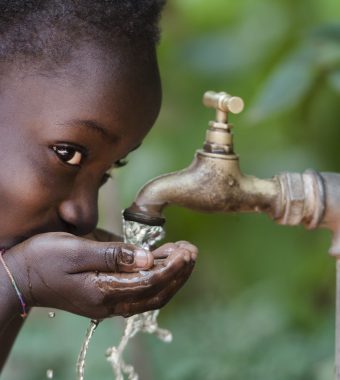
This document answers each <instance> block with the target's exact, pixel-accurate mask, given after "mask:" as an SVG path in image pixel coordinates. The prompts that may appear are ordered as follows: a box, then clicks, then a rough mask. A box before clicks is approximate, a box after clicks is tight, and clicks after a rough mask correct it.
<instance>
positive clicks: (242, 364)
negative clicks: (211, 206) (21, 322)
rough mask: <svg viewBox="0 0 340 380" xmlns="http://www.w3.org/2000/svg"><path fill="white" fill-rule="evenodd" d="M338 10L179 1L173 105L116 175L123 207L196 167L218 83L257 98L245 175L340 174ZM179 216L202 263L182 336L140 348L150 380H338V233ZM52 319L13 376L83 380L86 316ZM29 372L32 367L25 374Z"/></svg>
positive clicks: (164, 47)
mask: <svg viewBox="0 0 340 380" xmlns="http://www.w3.org/2000/svg"><path fill="white" fill-rule="evenodd" d="M339 13H340V3H339V2H338V1H337V0H324V1H317V0H300V1H295V0H276V1H273V0H258V1H251V0H241V1H232V0H210V1H208V2H207V1H204V0H170V1H169V4H168V7H167V9H166V12H165V15H164V18H163V39H162V42H161V45H160V47H159V60H160V68H161V75H162V78H163V92H164V98H163V108H162V111H161V114H160V117H159V119H158V121H157V125H156V126H155V128H154V129H153V130H152V131H151V133H150V135H149V136H148V137H147V138H146V139H145V143H144V144H143V146H142V147H141V148H140V149H139V150H138V151H137V152H135V153H133V154H132V155H131V157H130V162H129V165H128V166H127V168H125V169H123V170H120V171H119V173H117V178H118V181H117V182H118V186H119V189H120V196H121V205H122V207H125V206H127V205H129V204H130V202H131V200H132V199H133V197H134V195H135V193H136V191H137V189H138V188H139V187H140V186H141V185H143V184H144V183H145V182H146V181H147V180H149V179H150V178H152V177H154V176H156V175H159V174H162V173H165V172H168V171H173V170H178V169H181V168H183V167H185V166H187V165H188V164H189V163H190V162H191V160H192V158H193V155H194V151H195V150H196V149H198V148H200V147H201V146H202V142H203V140H204V134H205V129H206V127H207V122H208V121H209V120H210V119H212V118H213V117H214V112H213V111H212V110H209V109H205V108H203V106H202V105H201V97H202V95H203V93H204V92H205V91H206V90H209V89H213V90H217V91H222V90H225V91H228V92H230V93H232V94H235V95H239V96H242V97H243V98H244V100H245V102H246V110H245V111H244V112H243V114H241V115H238V116H233V117H232V122H233V123H234V125H235V129H234V137H235V146H236V151H237V153H238V154H239V155H240V157H241V166H242V168H243V170H244V171H245V172H246V173H250V174H253V175H257V176H260V177H270V176H272V175H274V174H276V173H279V172H282V171H303V170H305V169H306V168H311V167H312V168H314V169H316V170H319V171H338V172H339V171H340V156H339V154H338V152H339V141H340V128H339V121H338V120H339V119H340V107H339V100H340V23H339ZM166 218H167V223H166V228H167V240H170V241H173V240H180V239H186V240H189V241H192V242H193V243H195V244H196V245H197V246H198V247H199V249H200V258H199V261H198V264H197V267H196V270H195V273H194V274H193V276H192V277H191V279H190V281H189V283H188V285H187V286H186V287H185V288H184V289H183V290H182V291H181V292H180V293H179V295H178V296H177V297H176V298H175V299H174V300H173V301H172V302H171V303H170V304H169V305H168V306H167V307H165V308H164V311H163V312H162V314H161V322H162V324H163V325H164V326H166V327H167V326H170V327H171V329H172V330H173V332H174V342H173V343H172V344H171V345H163V344H162V343H159V342H158V341H157V340H156V339H154V338H152V337H147V338H145V339H144V338H141V339H139V340H138V343H137V345H136V347H137V348H136V347H135V348H134V349H135V351H136V352H137V354H136V352H135V357H136V358H137V359H138V358H139V360H140V361H141V358H142V361H143V363H144V364H142V365H140V371H141V373H142V374H144V375H142V377H141V379H142V380H143V379H148V380H152V379H162V380H170V379H171V380H172V379H176V380H186V379H198V380H199V379H202V380H203V379H205V380H206V379H208V380H209V379H212V380H226V379H233V380H237V379H244V378H250V379H252V380H256V379H271V378H275V379H278V380H279V379H288V378H289V379H301V380H303V379H308V380H311V379H315V380H323V379H328V378H331V373H332V366H333V364H332V361H333V360H332V358H333V341H334V337H333V319H334V316H333V310H334V285H335V284H334V262H333V260H332V259H331V258H329V257H327V250H328V248H329V245H330V234H329V233H328V232H327V231H313V232H311V231H305V230H304V229H303V228H288V227H282V226H278V225H275V224H274V223H273V222H272V221H270V220H269V219H268V218H267V217H266V216H263V215H201V214H198V213H194V212H191V211H188V210H183V209H179V208H176V207H173V208H169V210H167V211H166ZM58 315H59V313H58ZM42 318H43V317H42V316H40V317H39V316H38V317H37V321H34V320H32V321H29V324H30V325H29V326H27V328H26V329H25V331H24V332H23V333H22V335H21V337H20V339H19V340H18V342H17V345H16V348H15V352H14V353H13V355H12V358H11V360H10V362H9V366H8V369H7V372H6V373H5V374H4V379H22V378H25V379H27V380H30V379H37V378H43V377H44V373H45V372H44V371H46V369H47V368H48V367H52V368H55V369H56V374H57V373H58V371H59V374H60V375H59V377H58V376H56V377H55V378H60V379H70V378H74V372H73V371H74V367H73V366H74V362H75V358H76V355H77V351H78V348H79V346H80V341H81V339H82V338H81V336H82V332H84V331H85V326H86V323H85V321H84V320H82V319H81V318H79V317H73V316H69V317H66V316H64V315H63V314H60V322H57V318H56V319H55V321H53V323H52V322H50V321H49V323H50V326H51V327H47V322H46V323H45V322H44V323H42V322H41V320H42ZM76 320H77V321H78V320H81V321H82V322H81V323H77V322H75V321H76ZM117 331H118V332H117ZM119 333H120V330H119V328H116V329H115V334H118V335H119ZM112 334H113V332H112V326H111V324H110V323H109V322H107V323H106V324H105V325H103V326H100V327H99V328H98V333H97V336H96V338H95V339H94V342H93V343H92V345H93V347H92V350H91V351H90V356H89V363H88V372H87V374H88V378H89V379H91V378H100V379H109V378H111V377H110V375H109V371H108V368H107V367H108V366H107V365H106V364H105V359H104V351H105V349H104V348H105V347H106V346H108V345H109V343H111V342H114V339H116V338H117V335H115V338H114V337H113V335H112ZM71 336H72V339H71V338H70V337H71ZM38 339H40V340H39V344H38V343H37V346H36V348H35V349H33V348H31V347H33V346H32V345H33V343H32V342H35V341H36V340H38ZM111 339H112V340H111ZM71 341H72V342H71ZM71 343H72V344H71ZM34 344H35V343H34ZM99 346H100V347H102V348H101V349H100V350H99V349H98V347H99ZM34 347H35V346H34ZM99 351H100V355H98V352H99ZM96 355H97V356H96ZM101 357H102V358H101ZM20 366H23V367H25V368H27V372H26V374H25V376H24V377H22V373H21V375H20V374H19V375H18V376H17V377H15V375H14V372H12V370H13V368H14V369H15V370H16V371H18V368H19V367H20ZM39 371H40V372H39ZM41 371H43V372H41ZM28 373H31V375H29V374H28ZM7 374H8V375H7ZM6 375H7V377H6ZM20 376H21V377H20ZM29 376H31V377H29Z"/></svg>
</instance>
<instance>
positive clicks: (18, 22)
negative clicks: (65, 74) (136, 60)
mask: <svg viewBox="0 0 340 380" xmlns="http://www.w3.org/2000/svg"><path fill="white" fill-rule="evenodd" d="M165 2H166V0H30V1H28V0H0V62H1V63H12V62H17V61H20V60H21V61H23V62H26V63H27V62H39V61H44V63H45V64H50V65H52V66H53V65H54V66H55V65H56V64H58V63H62V62H65V61H67V60H68V59H69V58H70V53H71V52H72V50H74V49H75V48H76V47H77V46H79V43H80V42H90V43H91V42H92V43H93V42H94V43H96V44H97V45H100V46H101V47H104V48H107V49H110V46H111V45H112V41H114V40H116V41H117V40H122V41H125V43H127V44H137V45H138V44H144V46H146V45H151V46H154V45H155V44H156V43H157V41H158V39H159V27H158V23H159V18H160V13H161V11H162V8H163V6H164V4H165Z"/></svg>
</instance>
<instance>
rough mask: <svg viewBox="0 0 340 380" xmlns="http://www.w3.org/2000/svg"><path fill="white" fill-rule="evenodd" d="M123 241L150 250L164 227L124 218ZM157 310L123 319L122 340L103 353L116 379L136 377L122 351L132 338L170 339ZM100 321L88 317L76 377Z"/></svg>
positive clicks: (81, 378)
mask: <svg viewBox="0 0 340 380" xmlns="http://www.w3.org/2000/svg"><path fill="white" fill-rule="evenodd" d="M123 233H124V242H125V243H130V244H134V245H136V246H138V247H141V248H144V249H149V248H150V247H151V246H153V245H154V244H155V243H156V242H158V241H159V240H161V239H163V237H164V230H163V228H162V227H160V226H148V225H145V224H141V223H137V222H132V221H126V220H123ZM158 314H159V310H154V311H147V312H145V313H142V314H137V315H133V316H132V317H129V318H126V320H125V330H124V333H123V336H122V338H121V341H120V342H119V344H118V345H117V346H116V347H115V346H112V347H109V348H108V349H107V352H106V356H107V361H108V362H109V363H110V364H111V366H112V369H113V372H114V375H115V378H116V380H124V375H126V376H127V379H128V380H138V374H137V373H136V371H135V369H134V367H133V366H132V365H130V364H126V363H125V361H124V359H123V353H124V351H125V349H126V346H127V344H128V342H129V340H130V339H131V338H133V337H134V336H135V335H136V334H138V333H139V332H145V333H149V334H155V335H156V336H157V337H158V338H159V339H161V340H162V341H164V342H171V341H172V335H171V332H170V331H168V330H165V329H161V328H159V327H158V323H157V316H158ZM98 323H99V321H96V320H91V323H90V326H89V328H88V330H87V332H86V336H85V339H84V342H83V344H82V347H81V350H80V354H79V356H78V361H77V375H78V376H77V379H78V380H84V369H85V359H86V353H87V349H88V346H89V343H90V340H91V337H92V335H93V333H94V331H95V329H96V327H97V326H98Z"/></svg>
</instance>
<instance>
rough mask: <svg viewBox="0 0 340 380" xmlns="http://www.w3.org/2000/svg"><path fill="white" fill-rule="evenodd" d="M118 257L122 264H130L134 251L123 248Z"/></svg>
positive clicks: (132, 260) (133, 257)
mask: <svg viewBox="0 0 340 380" xmlns="http://www.w3.org/2000/svg"><path fill="white" fill-rule="evenodd" d="M119 259H120V262H121V263H122V264H132V263H133V262H134V261H135V256H134V253H133V252H132V251H130V250H127V249H125V248H123V249H122V250H121V252H120V253H119Z"/></svg>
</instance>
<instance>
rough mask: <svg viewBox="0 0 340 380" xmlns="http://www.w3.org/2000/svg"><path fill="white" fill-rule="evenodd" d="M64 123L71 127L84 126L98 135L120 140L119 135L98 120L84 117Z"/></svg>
mask: <svg viewBox="0 0 340 380" xmlns="http://www.w3.org/2000/svg"><path fill="white" fill-rule="evenodd" d="M62 125H66V126H70V127H84V128H87V129H88V130H91V131H93V132H95V133H97V134H98V135H100V136H101V137H102V138H103V139H104V140H107V139H109V140H111V141H112V142H116V141H117V140H118V136H117V135H115V134H112V133H110V132H109V131H108V128H106V127H105V126H104V125H103V124H101V123H100V122H98V121H97V120H83V119H72V120H70V121H68V122H66V123H62Z"/></svg>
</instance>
